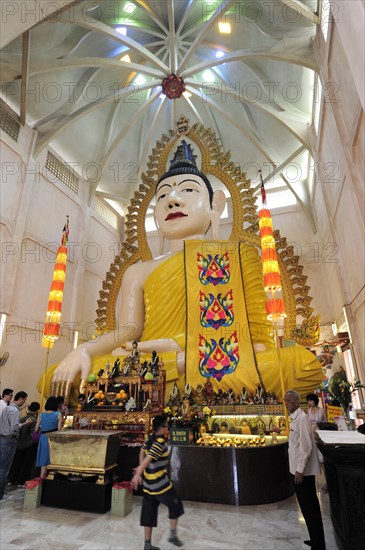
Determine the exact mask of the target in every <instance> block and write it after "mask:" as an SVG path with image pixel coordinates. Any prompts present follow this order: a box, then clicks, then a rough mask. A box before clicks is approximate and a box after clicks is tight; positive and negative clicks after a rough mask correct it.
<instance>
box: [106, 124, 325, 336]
mask: <svg viewBox="0 0 365 550" xmlns="http://www.w3.org/2000/svg"><path fill="white" fill-rule="evenodd" d="M183 138H184V139H188V140H190V141H191V142H193V145H195V146H196V147H197V148H198V150H199V153H200V155H201V171H202V172H203V173H205V174H206V175H207V176H208V177H209V176H215V177H216V178H217V179H218V180H220V181H221V182H222V183H223V185H225V187H226V188H227V189H228V191H229V193H230V196H231V199H232V210H233V216H232V218H233V219H232V231H231V235H230V239H231V240H235V241H238V240H241V241H245V242H248V243H251V244H253V245H254V246H256V247H257V248H258V249H260V237H259V217H258V213H257V206H256V199H257V197H256V196H255V195H254V186H253V185H251V181H250V180H249V179H248V178H247V176H246V173H245V172H243V171H242V169H241V167H240V165H239V163H237V162H234V161H232V160H231V152H230V151H227V152H225V151H224V150H223V148H222V145H221V143H220V141H219V139H218V137H217V136H216V134H215V133H214V132H213V130H211V129H210V128H205V127H204V126H202V125H201V124H198V123H196V124H194V125H193V126H192V127H190V126H189V120H188V119H187V118H185V117H183V118H182V117H180V119H178V121H177V127H176V129H175V130H169V132H168V133H167V134H162V136H161V138H160V139H159V140H158V141H157V142H156V145H155V147H154V148H153V149H152V153H151V155H150V156H149V159H148V162H147V170H146V172H145V173H142V175H141V179H142V183H141V184H140V185H139V187H138V190H137V191H135V193H134V196H133V197H132V199H131V203H130V205H129V207H128V213H127V216H126V221H125V229H126V232H125V241H124V242H123V244H122V247H121V252H120V254H119V255H117V256H116V258H115V260H114V263H113V264H111V265H110V268H109V271H108V272H107V274H106V278H105V280H104V281H103V289H102V290H101V291H100V292H99V294H100V300H98V309H97V310H96V313H97V319H96V320H95V322H96V324H97V327H98V332H100V333H102V332H104V331H109V330H114V329H115V328H116V315H115V308H116V302H117V298H118V293H119V290H120V286H121V282H122V278H123V275H124V273H125V271H126V269H127V268H128V267H129V266H130V265H132V264H134V263H136V262H137V261H139V260H141V261H146V260H149V259H151V258H152V254H151V251H150V249H149V246H148V242H147V234H146V229H145V217H146V212H147V208H148V206H149V204H150V202H151V200H152V199H153V196H154V193H155V188H156V185H157V181H158V179H159V177H160V176H162V174H164V173H165V172H166V171H167V169H168V163H169V160H170V158H171V156H172V154H173V152H174V151H175V149H176V147H177V145H178V142H179V140H181V139H183ZM274 238H275V243H276V250H277V255H278V262H279V266H280V273H281V276H282V280H283V298H284V301H285V307H286V311H287V319H286V320H285V325H284V336H285V338H287V339H295V340H296V341H298V342H299V341H300V340H301V341H304V340H303V338H305V341H306V342H307V343H306V344H305V345H311V344H314V343H315V342H316V341H317V340H318V338H317V331H316V326H317V325H318V324H319V320H318V319H319V318H318V316H317V317H314V316H312V314H313V312H314V310H313V308H312V307H310V304H311V301H312V298H311V297H310V296H309V294H308V293H309V290H310V287H309V286H308V285H307V284H306V282H307V277H306V276H305V275H303V266H301V265H300V264H299V256H297V255H296V254H295V253H294V247H293V246H288V245H287V240H286V238H285V237H281V235H280V231H278V230H277V231H274ZM297 316H301V317H303V319H304V320H303V322H302V325H301V326H300V327H299V328H298V327H297V322H296V318H297ZM298 331H299V332H298ZM315 338H317V340H316V339H315Z"/></svg>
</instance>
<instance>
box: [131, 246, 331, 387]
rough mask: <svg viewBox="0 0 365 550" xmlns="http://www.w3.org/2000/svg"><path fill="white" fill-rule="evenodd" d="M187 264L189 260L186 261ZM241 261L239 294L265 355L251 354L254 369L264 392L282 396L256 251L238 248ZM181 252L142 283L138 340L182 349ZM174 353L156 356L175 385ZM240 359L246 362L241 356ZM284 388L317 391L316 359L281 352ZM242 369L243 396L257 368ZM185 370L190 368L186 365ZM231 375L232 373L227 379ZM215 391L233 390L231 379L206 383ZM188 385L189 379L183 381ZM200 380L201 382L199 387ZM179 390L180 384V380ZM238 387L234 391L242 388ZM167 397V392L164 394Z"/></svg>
mask: <svg viewBox="0 0 365 550" xmlns="http://www.w3.org/2000/svg"><path fill="white" fill-rule="evenodd" d="M189 260H190V259H189ZM240 260H241V269H242V276H243V281H244V296H245V300H246V308H247V315H248V319H249V325H250V334H251V335H252V343H253V344H264V346H265V351H261V352H257V353H256V360H257V367H258V369H259V372H260V373H261V376H262V379H263V382H264V385H265V389H266V391H268V392H275V394H276V395H277V396H278V397H280V398H282V391H281V384H280V375H279V357H278V351H277V349H276V347H275V344H274V340H273V333H272V325H271V323H270V322H268V321H267V319H266V308H265V300H266V294H265V291H264V288H263V275H262V262H261V259H260V257H259V255H258V252H257V250H256V248H255V247H254V246H252V245H248V244H241V248H240ZM184 281H185V265H184V253H183V252H181V253H179V254H176V255H174V256H172V257H170V258H169V259H168V260H166V261H165V262H163V263H162V264H160V265H159V266H158V267H157V268H156V269H155V270H154V271H153V273H151V275H150V276H149V277H148V279H147V280H146V282H145V288H144V300H145V326H144V331H143V335H142V338H141V340H142V341H145V340H153V339H157V338H172V339H174V340H175V341H176V342H177V343H178V344H179V345H180V347H181V349H182V350H185V351H186V349H185V341H186V340H185V337H186V288H185V284H184ZM174 355H175V354H167V353H166V354H164V353H161V354H160V356H162V359H163V361H164V363H165V368H166V371H167V380H168V381H169V382H173V381H178V378H179V377H178V373H177V369H176V363H175V361H174ZM241 361H242V362H243V363H245V358H244V357H242V359H241ZM280 363H281V366H282V372H283V379H284V386H285V388H286V389H295V390H297V391H298V392H299V393H300V394H301V395H306V394H307V393H309V392H310V391H312V390H313V389H314V388H316V387H318V385H319V384H320V382H321V381H322V380H323V373H322V369H321V365H320V363H319V361H318V360H317V359H316V357H315V355H314V354H313V353H312V352H310V351H309V350H307V349H305V348H303V347H302V346H298V345H295V346H292V347H289V348H284V349H281V350H280ZM244 367H245V380H244V384H243V385H245V387H246V389H247V391H248V392H254V391H255V389H256V387H257V385H258V384H259V377H258V374H257V370H256V368H255V367H254V366H253V365H249V366H246V365H244ZM188 369H189V366H188ZM232 376H233V375H232ZM210 380H211V382H212V383H213V387H214V389H215V390H217V389H218V388H222V389H224V390H227V389H228V388H230V387H233V389H235V390H236V393H237V388H235V387H234V386H235V384H234V383H232V377H231V379H230V380H229V381H228V380H225V379H224V378H223V379H222V381H221V382H218V381H216V380H212V379H210ZM188 381H189V380H188ZM204 381H205V380H204V379H203V378H202V382H203V383H204ZM179 386H180V387H181V386H182V381H181V380H180V384H179ZM241 389H242V388H239V390H241ZM167 396H168V393H167Z"/></svg>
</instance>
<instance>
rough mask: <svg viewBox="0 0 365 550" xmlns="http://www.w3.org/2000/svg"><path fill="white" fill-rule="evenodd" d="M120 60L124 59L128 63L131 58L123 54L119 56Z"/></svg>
mask: <svg viewBox="0 0 365 550" xmlns="http://www.w3.org/2000/svg"><path fill="white" fill-rule="evenodd" d="M120 61H125V62H126V63H130V62H131V58H130V57H129V55H128V54H127V55H123V57H121V58H120Z"/></svg>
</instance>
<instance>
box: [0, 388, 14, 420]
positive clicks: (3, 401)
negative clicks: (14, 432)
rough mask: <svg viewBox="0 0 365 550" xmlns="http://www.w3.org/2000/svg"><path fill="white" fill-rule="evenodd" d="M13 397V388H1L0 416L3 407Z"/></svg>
mask: <svg viewBox="0 0 365 550" xmlns="http://www.w3.org/2000/svg"><path fill="white" fill-rule="evenodd" d="M12 399H13V390H11V389H10V388H5V389H4V390H3V394H2V399H0V417H1V415H2V413H3V411H4V409H5V407H7V406H8V405H9V403H10V401H11V400H12Z"/></svg>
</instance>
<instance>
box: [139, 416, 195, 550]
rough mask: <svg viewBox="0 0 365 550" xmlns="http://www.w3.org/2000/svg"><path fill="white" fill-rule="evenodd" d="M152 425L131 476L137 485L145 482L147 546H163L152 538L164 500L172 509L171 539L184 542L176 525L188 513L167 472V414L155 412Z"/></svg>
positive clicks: (143, 520) (146, 549) (146, 548)
mask: <svg viewBox="0 0 365 550" xmlns="http://www.w3.org/2000/svg"><path fill="white" fill-rule="evenodd" d="M152 425H153V431H154V433H153V435H152V436H151V437H150V438H149V439H148V441H146V442H144V443H143V446H142V448H141V451H140V454H139V466H138V467H137V468H135V469H134V476H133V477H132V480H131V483H132V487H133V488H134V489H137V488H138V485H140V484H141V483H142V486H143V501H142V511H141V525H143V526H144V550H159V548H158V547H157V546H152V543H151V538H152V528H153V527H157V512H158V507H159V505H160V504H165V505H166V506H167V507H168V509H169V519H170V535H169V538H168V541H169V542H170V543H171V544H174V545H175V546H183V542H182V541H181V540H180V539H178V537H177V535H176V528H177V519H178V518H179V517H180V516H182V514H183V513H184V507H183V504H182V502H181V500H180V498H179V497H178V496H177V494H176V493H175V489H174V488H173V486H172V483H171V481H170V479H169V477H168V475H167V464H168V449H167V445H166V437H167V434H168V429H169V427H168V423H167V416H165V415H161V416H155V417H154V419H153V422H152Z"/></svg>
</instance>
